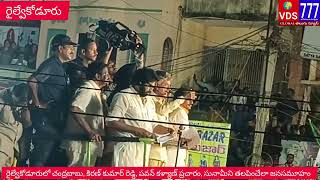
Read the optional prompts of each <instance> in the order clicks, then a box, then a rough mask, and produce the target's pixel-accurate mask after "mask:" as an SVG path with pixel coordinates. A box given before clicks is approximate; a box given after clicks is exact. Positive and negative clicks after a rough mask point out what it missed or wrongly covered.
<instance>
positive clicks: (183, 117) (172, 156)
mask: <svg viewBox="0 0 320 180" xmlns="http://www.w3.org/2000/svg"><path fill="white" fill-rule="evenodd" d="M169 120H170V122H173V123H179V124H189V117H188V112H187V110H186V109H184V108H183V107H181V106H180V107H179V108H178V109H176V110H175V111H174V112H173V113H171V114H170V117H169ZM173 129H174V130H175V132H177V131H178V130H179V125H173ZM182 129H183V130H182V131H185V130H188V129H189V126H183V128H182ZM167 152H168V164H167V166H168V167H174V165H175V161H176V155H177V154H176V152H177V147H173V146H168V147H167ZM186 159H187V150H186V149H181V148H180V149H179V155H178V161H177V166H178V167H185V166H186V163H187V162H186Z"/></svg>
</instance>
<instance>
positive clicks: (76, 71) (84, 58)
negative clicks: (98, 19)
mask: <svg viewBox="0 0 320 180" xmlns="http://www.w3.org/2000/svg"><path fill="white" fill-rule="evenodd" d="M97 56H98V49H97V44H96V42H95V41H94V40H92V39H90V38H86V39H84V40H83V41H82V42H80V44H79V47H78V57H77V58H76V59H75V60H72V61H70V62H68V63H67V64H68V67H67V74H68V76H69V78H70V86H71V92H73V91H74V90H75V89H77V88H78V87H80V86H81V84H82V82H83V81H84V80H86V79H87V73H88V65H89V64H91V63H92V62H94V61H95V60H96V59H97Z"/></svg>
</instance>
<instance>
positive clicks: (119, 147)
mask: <svg viewBox="0 0 320 180" xmlns="http://www.w3.org/2000/svg"><path fill="white" fill-rule="evenodd" d="M125 92H128V93H125ZM130 93H137V92H136V91H135V90H134V88H132V87H131V88H128V89H125V90H123V91H122V92H120V93H117V94H116V95H115V96H114V97H113V100H112V103H111V106H110V111H109V113H108V116H111V117H117V118H106V121H115V120H119V118H120V119H121V117H124V118H132V119H143V120H153V121H156V120H157V119H156V114H155V106H154V103H153V101H152V99H151V97H150V96H147V97H144V98H141V97H140V96H139V95H138V94H130ZM122 120H123V121H124V123H126V124H128V125H130V126H133V127H137V128H143V129H145V130H147V131H149V132H152V130H153V128H154V127H155V126H156V125H157V124H156V123H152V122H144V121H135V120H130V119H122ZM115 135H116V136H119V137H135V135H133V134H131V133H127V132H117V133H116V134H115ZM149 155H150V145H147V149H146V156H145V157H144V145H143V143H130V142H119V143H117V144H116V145H115V147H114V166H117V167H128V166H130V167H142V166H143V159H144V158H145V164H146V165H147V164H148V160H149Z"/></svg>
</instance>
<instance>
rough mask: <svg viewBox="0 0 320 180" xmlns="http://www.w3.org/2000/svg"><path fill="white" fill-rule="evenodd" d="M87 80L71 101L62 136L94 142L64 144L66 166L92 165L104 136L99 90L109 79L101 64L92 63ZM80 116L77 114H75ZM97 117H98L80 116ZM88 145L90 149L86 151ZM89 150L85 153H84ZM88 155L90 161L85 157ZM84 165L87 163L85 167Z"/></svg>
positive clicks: (68, 142)
mask: <svg viewBox="0 0 320 180" xmlns="http://www.w3.org/2000/svg"><path fill="white" fill-rule="evenodd" d="M87 77H88V79H90V80H88V81H85V82H84V84H83V85H82V87H83V88H78V89H77V91H76V93H75V96H74V98H73V100H72V102H71V112H75V113H71V114H70V117H69V119H68V120H67V124H66V128H65V133H66V134H68V135H82V136H86V137H88V138H89V139H91V140H92V141H94V142H88V141H74V140H66V141H64V143H63V144H64V145H63V146H64V148H65V149H66V152H67V156H68V161H69V163H68V165H69V166H87V165H89V166H94V165H95V163H96V160H97V158H98V157H101V156H102V151H103V142H102V141H101V140H102V139H101V137H102V136H104V127H105V125H104V118H103V117H102V116H103V115H104V113H103V112H104V110H105V109H104V107H103V103H102V99H101V96H102V93H101V90H97V89H102V88H103V87H104V86H105V85H107V83H106V81H109V80H110V76H109V74H108V67H107V65H106V64H104V63H98V62H94V63H92V64H90V65H89V66H88V74H87ZM79 113H80V114H79ZM81 113H86V114H97V115H101V116H92V115H83V114H81ZM88 143H89V144H90V150H88V149H87V146H88ZM88 151H89V152H88ZM89 154H90V157H91V159H90V162H87V161H86V160H87V159H86V158H87V156H88V155H89ZM86 163H87V164H86Z"/></svg>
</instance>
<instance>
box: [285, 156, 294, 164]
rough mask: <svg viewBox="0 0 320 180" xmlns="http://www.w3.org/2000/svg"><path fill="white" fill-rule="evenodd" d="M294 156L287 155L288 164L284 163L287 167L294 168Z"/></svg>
mask: <svg viewBox="0 0 320 180" xmlns="http://www.w3.org/2000/svg"><path fill="white" fill-rule="evenodd" d="M293 163H294V154H290V153H288V154H287V162H286V163H284V166H285V167H293V166H294V164H293Z"/></svg>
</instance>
